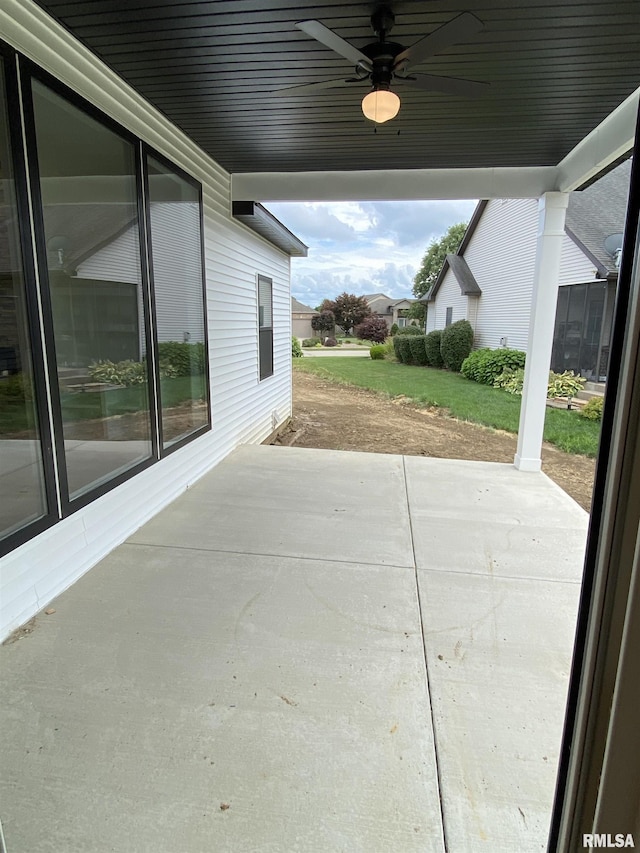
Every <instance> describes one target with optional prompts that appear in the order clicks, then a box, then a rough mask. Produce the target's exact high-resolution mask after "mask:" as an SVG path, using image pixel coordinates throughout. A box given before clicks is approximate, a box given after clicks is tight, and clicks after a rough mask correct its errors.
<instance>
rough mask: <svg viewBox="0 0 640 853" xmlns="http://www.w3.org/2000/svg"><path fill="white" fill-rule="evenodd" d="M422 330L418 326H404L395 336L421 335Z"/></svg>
mask: <svg viewBox="0 0 640 853" xmlns="http://www.w3.org/2000/svg"><path fill="white" fill-rule="evenodd" d="M421 334H422V329H420V328H418V326H405V327H404V329H398V331H397V332H396V335H421Z"/></svg>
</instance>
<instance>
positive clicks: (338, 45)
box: [296, 21, 371, 70]
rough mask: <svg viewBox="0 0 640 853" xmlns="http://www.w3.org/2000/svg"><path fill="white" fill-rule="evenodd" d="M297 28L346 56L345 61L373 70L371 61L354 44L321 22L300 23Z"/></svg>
mask: <svg viewBox="0 0 640 853" xmlns="http://www.w3.org/2000/svg"><path fill="white" fill-rule="evenodd" d="M296 27H297V28H298V29H299V30H302V32H303V33H306V34H307V35H308V36H311V37H312V38H314V39H316V41H319V42H320V43H321V44H323V45H324V46H325V47H330V48H331V50H334V51H335V52H336V53H339V54H340V56H344V58H345V59H348V60H349V62H352V63H353V64H354V65H363V66H364V67H366V68H368V69H369V70H370V69H371V61H370V60H369V58H368V57H367V56H365V55H364V53H361V52H360V51H359V50H358V49H357V48H355V47H354V46H353V45H352V44H349V42H348V41H345V40H344V39H343V38H341V37H340V36H339V35H337V34H336V33H334V32H333V30H330V29H329V27H325V25H324V24H321V23H320V21H300V22H299V23H297V24H296Z"/></svg>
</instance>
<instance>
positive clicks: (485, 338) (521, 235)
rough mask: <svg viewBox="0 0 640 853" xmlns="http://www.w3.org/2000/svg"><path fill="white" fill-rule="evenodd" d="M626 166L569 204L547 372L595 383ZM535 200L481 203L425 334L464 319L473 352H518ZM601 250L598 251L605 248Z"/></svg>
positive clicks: (604, 357) (445, 271) (433, 298)
mask: <svg viewBox="0 0 640 853" xmlns="http://www.w3.org/2000/svg"><path fill="white" fill-rule="evenodd" d="M630 171H631V163H630V161H628V160H627V161H626V162H624V163H622V164H621V165H620V166H618V167H617V168H616V169H614V170H612V171H611V172H609V173H608V174H607V175H605V176H604V177H602V178H601V179H600V180H599V181H597V182H596V183H594V184H592V185H591V186H590V187H588V188H587V189H585V190H583V191H582V192H574V193H572V194H571V196H570V199H569V207H568V209H567V216H566V224H565V236H564V241H563V246H562V262H561V267H560V279H559V281H558V285H559V292H558V306H557V312H556V324H555V332H554V341H553V354H552V358H551V369H552V370H555V371H558V372H561V371H563V370H573V371H574V372H576V373H578V374H580V375H582V376H584V377H586V378H587V379H590V380H593V381H604V380H605V379H606V375H607V365H608V359H609V341H610V336H611V324H612V319H613V304H614V300H615V291H616V283H617V279H618V270H617V266H616V262H617V256H616V253H615V246H616V239H617V237H618V236H621V233H622V231H623V227H624V220H625V212H626V205H627V195H628V187H629V176H630ZM537 221H538V203H537V200H536V199H493V200H491V201H481V202H480V203H479V204H478V206H477V207H476V210H475V211H474V214H473V216H472V218H471V221H470V223H469V227H468V228H467V231H466V233H465V236H464V239H463V241H462V243H461V244H460V248H459V249H458V252H457V253H456V254H455V255H448V256H447V259H446V261H445V263H444V265H443V267H442V270H441V271H440V275H439V276H438V279H437V281H436V283H435V285H434V286H433V288H432V290H431V292H430V294H429V295H428V296H427V297H425V298H424V301H426V302H427V305H428V309H427V324H426V330H427V331H431V330H433V329H443V328H444V327H445V326H447V325H449V324H450V323H452V322H455V321H456V320H461V319H467V320H469V322H470V323H471V325H472V326H473V328H474V332H475V341H474V347H476V348H479V347H491V348H496V347H500V346H505V347H507V346H508V347H511V348H514V349H519V350H523V351H526V349H527V337H528V331H529V316H530V310H531V298H532V291H533V275H534V264H535V256H536V230H537ZM605 243H606V247H605Z"/></svg>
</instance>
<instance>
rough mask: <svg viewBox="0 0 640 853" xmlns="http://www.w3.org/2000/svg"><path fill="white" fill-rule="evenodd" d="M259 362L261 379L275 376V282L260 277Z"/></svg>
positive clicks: (262, 276)
mask: <svg viewBox="0 0 640 853" xmlns="http://www.w3.org/2000/svg"><path fill="white" fill-rule="evenodd" d="M258 361H259V364H260V379H261V380H262V379H266V378H267V377H268V376H273V281H272V280H271V279H270V278H267V277H266V276H264V275H259V276H258Z"/></svg>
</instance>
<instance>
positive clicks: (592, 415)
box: [580, 397, 604, 421]
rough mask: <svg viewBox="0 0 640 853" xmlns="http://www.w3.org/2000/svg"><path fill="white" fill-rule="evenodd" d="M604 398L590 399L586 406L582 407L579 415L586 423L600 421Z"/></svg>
mask: <svg viewBox="0 0 640 853" xmlns="http://www.w3.org/2000/svg"><path fill="white" fill-rule="evenodd" d="M603 406H604V397H592V398H591V399H590V400H589V402H588V403H587V405H586V406H583V407H582V409H581V411H580V415H581V416H582V417H583V418H586V419H587V420H588V421H601V420H602V408H603Z"/></svg>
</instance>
